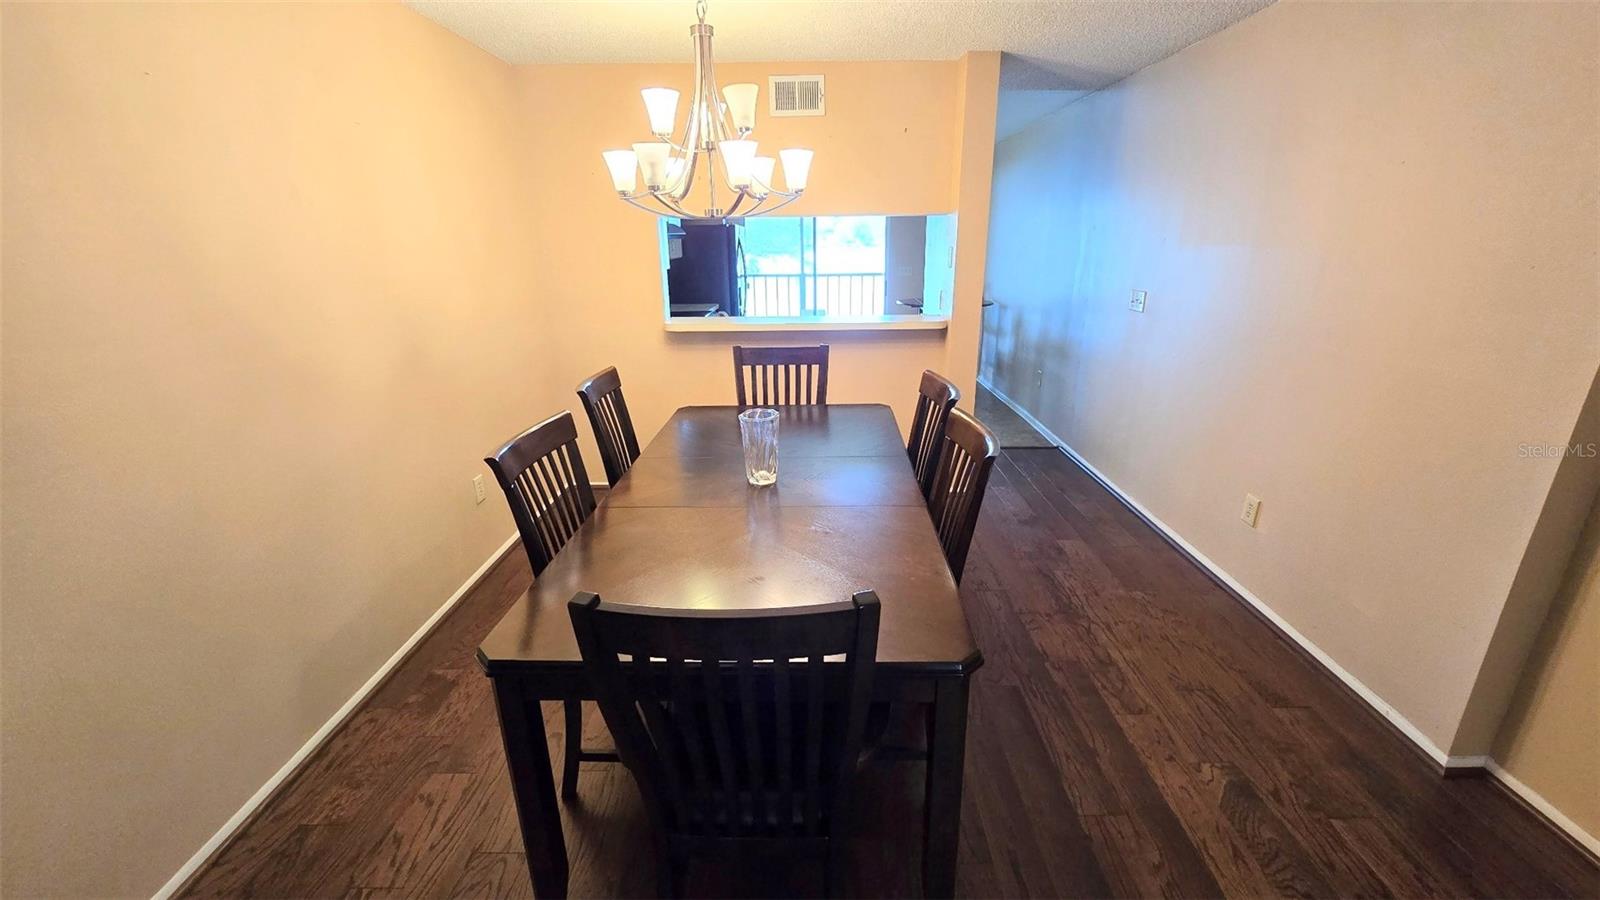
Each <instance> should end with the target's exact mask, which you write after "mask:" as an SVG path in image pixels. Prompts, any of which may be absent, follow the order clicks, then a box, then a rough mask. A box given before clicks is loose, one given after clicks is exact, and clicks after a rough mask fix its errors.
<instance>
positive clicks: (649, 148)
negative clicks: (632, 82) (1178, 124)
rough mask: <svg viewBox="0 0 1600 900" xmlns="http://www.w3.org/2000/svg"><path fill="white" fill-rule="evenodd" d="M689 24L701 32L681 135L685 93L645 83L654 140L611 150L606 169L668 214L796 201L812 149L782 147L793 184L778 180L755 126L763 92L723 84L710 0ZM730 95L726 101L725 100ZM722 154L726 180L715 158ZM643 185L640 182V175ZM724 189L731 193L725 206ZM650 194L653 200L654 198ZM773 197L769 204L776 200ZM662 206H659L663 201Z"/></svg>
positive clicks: (620, 192)
mask: <svg viewBox="0 0 1600 900" xmlns="http://www.w3.org/2000/svg"><path fill="white" fill-rule="evenodd" d="M694 9H695V16H696V17H697V18H698V19H699V21H698V22H697V23H696V24H694V25H690V26H689V34H690V36H691V37H693V38H694V93H693V95H692V96H691V98H690V100H689V116H688V120H687V121H686V122H685V123H684V126H683V131H682V135H681V137H680V138H679V139H678V140H676V141H674V140H673V139H672V133H673V125H674V124H675V123H676V121H677V116H678V92H677V91H675V90H673V89H671V88H659V87H653V88H645V89H644V90H643V91H641V92H640V93H641V94H643V95H644V109H645V114H646V115H647V116H648V117H649V119H650V132H651V133H652V134H654V135H655V138H656V139H655V140H654V141H645V142H642V143H638V144H634V145H633V149H632V150H607V151H605V152H604V153H602V154H601V155H602V156H603V157H605V161H606V168H607V169H608V170H609V171H610V172H611V185H612V187H614V188H616V190H617V196H618V197H620V198H621V199H623V200H625V201H627V202H628V203H631V204H633V205H634V206H637V207H639V208H640V209H642V210H644V211H645V212H649V213H654V214H655V215H658V216H662V217H665V218H678V219H691V220H707V221H715V220H719V219H726V218H728V217H730V216H759V215H765V214H767V213H770V212H774V211H776V210H779V209H782V208H783V207H785V206H787V205H788V204H790V203H793V202H794V201H795V200H796V199H797V198H798V197H799V196H800V195H801V194H802V193H804V192H805V189H806V176H807V175H808V174H809V173H810V170H811V151H810V150H805V149H801V148H790V149H785V150H780V151H779V152H778V157H779V159H781V160H782V162H783V180H784V186H785V187H787V188H788V190H786V191H780V190H778V189H777V187H776V185H774V183H773V174H774V170H775V169H776V167H777V161H775V160H774V159H773V158H772V157H770V156H757V155H756V142H755V141H753V140H750V132H752V131H754V130H755V127H756V93H757V91H758V90H759V88H758V87H757V86H756V85H753V84H730V85H728V86H727V87H726V88H724V89H722V90H721V91H718V90H717V75H716V68H715V65H714V64H713V62H712V59H711V33H712V32H711V26H710V25H707V24H706V3H705V0H697V2H696V3H695V5H694ZM724 101H726V102H724ZM719 156H720V157H721V158H722V166H721V168H722V176H723V177H722V179H721V184H720V187H721V188H722V191H721V192H719V191H718V187H719V183H718V182H719V179H718V173H717V168H718V167H717V164H716V157H719ZM701 178H703V179H704V180H705V184H706V191H705V196H706V198H707V199H706V206H705V207H704V211H703V212H702V213H700V214H696V213H694V212H691V211H690V210H689V209H687V208H686V205H685V204H686V202H687V200H688V197H689V192H690V191H691V190H692V189H693V188H694V186H695V183H696V181H697V180H699V179H701ZM640 180H643V181H644V187H643V188H640V187H639V181H640ZM719 193H721V194H725V195H726V196H727V198H728V201H729V203H728V205H727V206H726V207H724V206H722V205H721V204H722V201H721V200H720V199H719ZM650 201H654V205H652V204H651V202H650ZM769 201H770V203H769ZM657 207H659V208H657Z"/></svg>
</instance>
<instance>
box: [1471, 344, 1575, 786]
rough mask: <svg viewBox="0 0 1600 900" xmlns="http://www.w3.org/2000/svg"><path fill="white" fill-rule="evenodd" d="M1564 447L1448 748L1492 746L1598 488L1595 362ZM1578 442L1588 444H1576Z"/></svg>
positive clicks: (1475, 750) (1489, 749)
mask: <svg viewBox="0 0 1600 900" xmlns="http://www.w3.org/2000/svg"><path fill="white" fill-rule="evenodd" d="M1566 443H1567V447H1568V448H1579V452H1569V453H1567V454H1566V455H1565V456H1563V457H1562V459H1561V463H1560V465H1558V466H1557V467H1556V471H1555V472H1554V473H1553V474H1552V477H1551V481H1550V488H1549V490H1548V491H1546V493H1545V499H1544V503H1543V504H1542V505H1541V506H1540V509H1539V515H1538V517H1537V518H1536V519H1535V520H1534V524H1533V527H1532V529H1531V530H1530V531H1529V533H1528V536H1527V539H1526V543H1525V544H1524V549H1523V553H1522V560H1521V562H1520V563H1519V564H1518V566H1517V573H1516V577H1515V578H1514V579H1513V580H1512V582H1511V588H1510V590H1509V591H1508V592H1507V594H1506V599H1505V603H1504V605H1503V606H1502V607H1501V610H1500V615H1499V619H1498V621H1497V622H1496V623H1495V628H1494V631H1493V632H1491V633H1490V636H1489V640H1488V643H1487V644H1486V645H1485V646H1484V648H1483V655H1482V661H1481V662H1480V663H1479V665H1478V671H1477V676H1476V678H1474V680H1473V684H1472V692H1471V693H1470V694H1469V695H1468V697H1467V704H1466V707H1465V708H1464V709H1463V710H1462V713H1461V722H1460V724H1459V725H1458V726H1457V728H1456V733H1455V735H1454V736H1453V737H1452V738H1451V741H1450V752H1451V753H1463V754H1486V755H1487V754H1492V753H1493V752H1494V744H1495V737H1496V736H1497V735H1498V734H1499V733H1500V731H1501V729H1502V727H1503V723H1504V722H1505V719H1506V715H1507V713H1508V712H1509V711H1510V709H1511V703H1512V698H1513V696H1514V695H1515V692H1516V688H1517V685H1518V684H1519V683H1521V681H1522V678H1523V677H1524V673H1525V671H1526V670H1527V668H1528V665H1529V660H1530V658H1531V656H1532V654H1533V648H1534V645H1535V642H1536V641H1537V639H1538V636H1539V633H1540V632H1541V631H1542V630H1543V629H1544V627H1545V623H1546V621H1547V620H1548V619H1549V617H1550V611H1551V608H1552V604H1554V602H1555V600H1556V596H1557V595H1558V594H1559V592H1560V590H1561V587H1562V585H1563V583H1564V582H1565V579H1566V575H1567V570H1568V567H1569V566H1570V565H1571V564H1572V562H1573V560H1574V559H1575V558H1576V554H1577V552H1578V543H1579V539H1580V537H1581V535H1582V533H1583V530H1584V523H1585V521H1586V520H1587V519H1588V518H1589V513H1590V510H1591V508H1592V507H1593V506H1594V504H1595V502H1596V497H1597V495H1600V458H1597V457H1595V456H1593V455H1591V454H1593V453H1594V449H1595V448H1596V447H1597V446H1600V368H1597V369H1596V371H1595V374H1594V377H1593V379H1591V381H1590V384H1589V392H1588V394H1587V395H1585V397H1584V400H1583V403H1582V405H1581V407H1580V408H1579V410H1578V412H1577V414H1576V416H1574V425H1573V427H1572V432H1571V435H1570V436H1569V437H1568V438H1567V442H1566ZM1582 448H1588V452H1587V453H1585V452H1583V450H1582Z"/></svg>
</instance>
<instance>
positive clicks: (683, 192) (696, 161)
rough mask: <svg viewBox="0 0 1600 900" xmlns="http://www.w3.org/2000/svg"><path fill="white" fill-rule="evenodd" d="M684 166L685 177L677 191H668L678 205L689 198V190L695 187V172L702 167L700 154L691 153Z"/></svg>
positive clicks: (680, 181) (679, 183)
mask: <svg viewBox="0 0 1600 900" xmlns="http://www.w3.org/2000/svg"><path fill="white" fill-rule="evenodd" d="M685 159H686V161H685V162H684V165H683V177H682V178H681V179H680V180H679V182H678V186H677V188H676V189H674V190H671V191H668V192H667V193H668V195H669V196H670V197H672V199H673V200H674V201H676V202H678V203H682V202H683V199H684V198H685V197H687V196H689V189H690V188H692V187H694V176H695V170H696V169H697V168H699V166H700V154H698V153H690V154H689V155H688V156H687V157H686V158H685Z"/></svg>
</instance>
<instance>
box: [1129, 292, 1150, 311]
mask: <svg viewBox="0 0 1600 900" xmlns="http://www.w3.org/2000/svg"><path fill="white" fill-rule="evenodd" d="M1146 296H1148V294H1147V292H1145V291H1134V292H1133V299H1132V300H1129V301H1128V308H1129V309H1131V310H1133V311H1134V312H1144V301H1145V297H1146Z"/></svg>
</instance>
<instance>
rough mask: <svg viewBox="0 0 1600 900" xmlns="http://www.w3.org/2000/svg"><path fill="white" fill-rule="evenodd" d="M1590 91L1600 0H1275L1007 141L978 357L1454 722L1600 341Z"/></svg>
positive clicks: (1351, 652)
mask: <svg viewBox="0 0 1600 900" xmlns="http://www.w3.org/2000/svg"><path fill="white" fill-rule="evenodd" d="M1597 88H1600V7H1596V6H1594V5H1592V4H1545V5H1540V4H1487V3H1480V4H1340V3H1298V2H1287V3H1280V4H1278V5H1276V6H1273V7H1271V8H1268V9H1267V10H1265V11H1263V12H1261V13H1259V14H1257V15H1255V16H1252V17H1250V18H1248V19H1246V20H1244V21H1243V22H1241V23H1239V24H1238V25H1235V26H1234V27H1232V28H1230V29H1228V30H1227V31H1224V32H1222V33H1220V34H1218V35H1216V36H1214V37H1212V38H1209V39H1207V40H1205V41H1202V42H1200V43H1198V44H1196V45H1194V46H1192V47H1190V48H1188V49H1187V50H1185V51H1183V52H1182V53H1179V54H1178V55H1176V56H1174V57H1172V58H1170V59H1168V60H1165V61H1163V62H1161V63H1158V64H1156V65H1155V66H1152V67H1150V68H1149V69H1146V70H1144V71H1143V72H1140V73H1139V74H1137V75H1135V76H1133V77H1132V78H1130V79H1127V80H1126V81H1124V82H1122V83H1120V84H1118V85H1116V86H1113V87H1112V88H1109V89H1107V90H1105V91H1102V92H1100V93H1097V94H1094V95H1091V96H1089V97H1086V98H1084V99H1083V100H1080V101H1078V102H1076V103H1073V104H1072V105H1070V106H1068V107H1066V108H1065V109H1063V110H1062V111H1060V112H1058V113H1054V114H1052V115H1050V116H1047V117H1046V118H1045V119H1043V120H1041V121H1040V122H1038V123H1036V124H1035V125H1033V126H1031V127H1029V128H1027V129H1026V130H1024V131H1023V132H1021V133H1019V134H1017V135H1016V136H1014V137H1012V138H1010V139H1008V140H1006V141H1004V142H1002V143H1001V144H1000V146H999V148H998V150H997V154H996V164H995V181H994V196H995V203H994V211H993V223H992V230H991V240H990V243H989V260H988V266H989V279H988V290H989V291H990V293H991V295H992V296H993V297H994V298H995V299H996V300H997V301H998V302H999V304H1000V306H999V307H998V308H996V309H994V310H991V311H990V313H991V317H990V319H989V325H990V328H991V334H990V340H991V341H993V343H992V344H990V345H989V346H988V347H986V351H989V350H992V351H993V352H992V353H988V352H986V358H985V366H986V367H987V369H988V371H987V377H989V378H992V379H993V380H994V381H995V382H996V384H997V385H998V386H999V388H1000V389H1001V390H1002V391H1004V392H1005V393H1007V394H1008V395H1010V396H1011V397H1012V398H1013V399H1015V400H1017V401H1019V402H1020V403H1021V404H1022V405H1024V406H1025V407H1027V408H1028V409H1029V410H1030V411H1032V412H1033V413H1034V414H1035V415H1037V416H1038V418H1039V419H1041V420H1042V421H1043V422H1044V423H1045V424H1046V425H1048V426H1049V427H1050V428H1051V429H1052V430H1053V431H1055V432H1056V433H1057V434H1059V435H1060V436H1062V437H1063V438H1064V439H1065V440H1066V441H1067V442H1068V443H1070V444H1071V445H1072V446H1073V447H1074V448H1075V449H1076V450H1077V451H1078V452H1079V453H1081V454H1082V455H1083V456H1084V457H1085V458H1086V459H1087V460H1088V461H1089V462H1090V463H1092V464H1093V465H1095V466H1096V467H1098V468H1099V469H1100V470H1101V471H1103V472H1104V473H1106V474H1107V475H1108V476H1109V477H1110V478H1111V479H1112V480H1113V481H1115V482H1116V483H1117V484H1118V485H1120V486H1121V487H1122V488H1123V489H1124V490H1126V491H1127V492H1128V493H1129V494H1130V495H1131V496H1132V497H1133V498H1135V499H1136V500H1138V501H1139V502H1140V503H1142V504H1143V505H1144V506H1145V507H1147V508H1148V509H1150V510H1151V511H1152V512H1153V513H1154V514H1155V515H1156V516H1158V517H1159V518H1161V519H1162V520H1164V521H1165V522H1166V523H1167V524H1168V525H1169V526H1171V527H1172V528H1173V529H1174V530H1175V531H1177V532H1178V533H1179V534H1181V535H1183V536H1184V537H1185V538H1186V539H1187V540H1188V541H1189V542H1190V543H1191V544H1193V545H1194V546H1196V547H1197V548H1198V549H1199V550H1200V551H1201V552H1202V553H1204V554H1206V555H1207V556H1208V557H1209V558H1210V559H1212V560H1213V561H1215V562H1216V563H1217V564H1218V565H1220V566H1221V567H1222V568H1223V569H1225V570H1226V571H1227V572H1229V573H1230V574H1231V575H1233V576H1234V577H1235V578H1236V579H1237V580H1238V581H1239V582H1240V583H1242V584H1243V585H1244V586H1245V587H1246V588H1247V589H1249V590H1250V591H1251V592H1252V593H1254V594H1255V595H1257V596H1258V597H1260V598H1262V600H1264V601H1265V602H1266V603H1267V604H1268V605H1270V606H1271V607H1272V608H1273V609H1274V610H1275V611H1276V612H1277V613H1279V614H1280V615H1281V616H1282V617H1283V618H1284V619H1286V620H1287V621H1288V622H1289V623H1290V624H1291V625H1292V626H1293V627H1294V628H1296V629H1297V630H1298V631H1300V632H1301V633H1302V634H1304V635H1305V636H1306V637H1307V638H1309V639H1310V640H1311V641H1312V642H1313V643H1315V644H1316V645H1317V646H1319V647H1320V648H1321V649H1322V650H1323V651H1325V652H1326V653H1328V654H1329V655H1330V656H1331V657H1332V658H1333V659H1334V660H1336V661H1337V662H1338V663H1339V664H1340V665H1341V666H1342V667H1343V668H1345V669H1346V670H1348V671H1349V672H1350V673H1352V674H1353V675H1354V676H1355V677H1356V678H1357V679H1359V680H1360V681H1361V682H1363V683H1364V684H1365V685H1366V686H1367V687H1368V688H1370V689H1371V690H1372V691H1373V692H1375V693H1376V694H1377V695H1378V696H1379V697H1381V698H1382V700H1383V702H1384V703H1386V704H1388V705H1390V706H1392V707H1393V708H1394V709H1395V710H1396V711H1397V712H1398V714H1399V715H1400V716H1402V717H1404V718H1405V719H1406V720H1409V722H1410V723H1411V724H1412V725H1414V726H1415V728H1416V729H1417V730H1419V731H1420V733H1421V734H1422V735H1423V736H1425V738H1426V739H1427V740H1429V741H1431V742H1432V743H1433V744H1435V745H1437V747H1438V748H1452V749H1454V748H1453V747H1452V741H1453V738H1454V737H1455V735H1456V733H1457V729H1458V726H1459V725H1460V723H1461V721H1462V717H1463V713H1464V710H1465V708H1466V705H1467V701H1468V696H1469V693H1470V692H1471V690H1472V688H1473V685H1474V681H1475V678H1476V676H1477V675H1478V671H1479V666H1480V664H1481V663H1482V662H1483V660H1484V657H1485V653H1486V650H1487V647H1488V644H1489V642H1490V639H1491V636H1492V634H1493V633H1494V630H1495V627H1496V624H1497V622H1498V621H1499V618H1500V615H1501V613H1502V610H1503V607H1504V605H1505V602H1506V598H1507V596H1508V593H1509V592H1510V589H1511V584H1512V581H1513V578H1514V577H1515V575H1516V573H1517V571H1518V567H1519V563H1520V562H1521V561H1522V556H1523V552H1524V550H1525V549H1526V548H1527V547H1528V545H1529V538H1530V535H1531V533H1532V531H1533V528H1534V524H1535V522H1536V521H1537V520H1538V518H1539V516H1540V512H1541V509H1542V508H1543V506H1544V503H1545V500H1546V496H1547V493H1548V491H1549V490H1550V488H1551V485H1552V480H1553V478H1554V475H1555V472H1556V465H1557V463H1556V459H1555V458H1553V457H1547V458H1539V457H1532V456H1526V455H1524V454H1523V453H1522V452H1520V447H1521V445H1523V444H1535V443H1549V444H1561V443H1564V442H1565V441H1566V440H1567V438H1568V436H1569V435H1570V434H1571V433H1572V428H1573V423H1574V421H1575V420H1576V418H1577V416H1578V411H1579V408H1580V406H1581V405H1582V404H1583V401H1584V396H1585V393H1586V391H1587V390H1588V388H1589V384H1590V380H1591V378H1592V377H1593V374H1594V372H1595V369H1596V365H1597V362H1600V303H1597V295H1596V289H1597V284H1600V282H1597V269H1596V258H1595V252H1596V251H1595V248H1596V247H1597V246H1600V226H1597V222H1600V208H1597V177H1600V174H1597V170H1596V167H1595V160H1596V158H1597V154H1600V126H1597V113H1600V105H1597V103H1596V96H1597ZM1134 289H1142V290H1147V291H1149V311H1148V312H1146V313H1144V314H1142V315H1141V314H1138V313H1133V312H1131V311H1129V310H1128V308H1127V305H1128V298H1129V292H1130V291H1131V290H1134ZM1534 298H1538V299H1537V300H1535V299H1534ZM1246 492H1251V493H1254V494H1256V495H1258V496H1260V497H1261V498H1262V499H1263V501H1264V505H1263V507H1262V512H1261V517H1260V523H1259V528H1257V529H1255V530H1252V529H1250V528H1248V527H1246V526H1244V525H1243V524H1242V523H1241V522H1240V521H1239V519H1238V516H1239V510H1240V507H1241V505H1242V502H1243V499H1244V495H1245V493H1246ZM1485 749H1487V748H1480V749H1479V750H1478V751H1477V752H1484V750H1485ZM1458 752H1459V751H1458Z"/></svg>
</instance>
